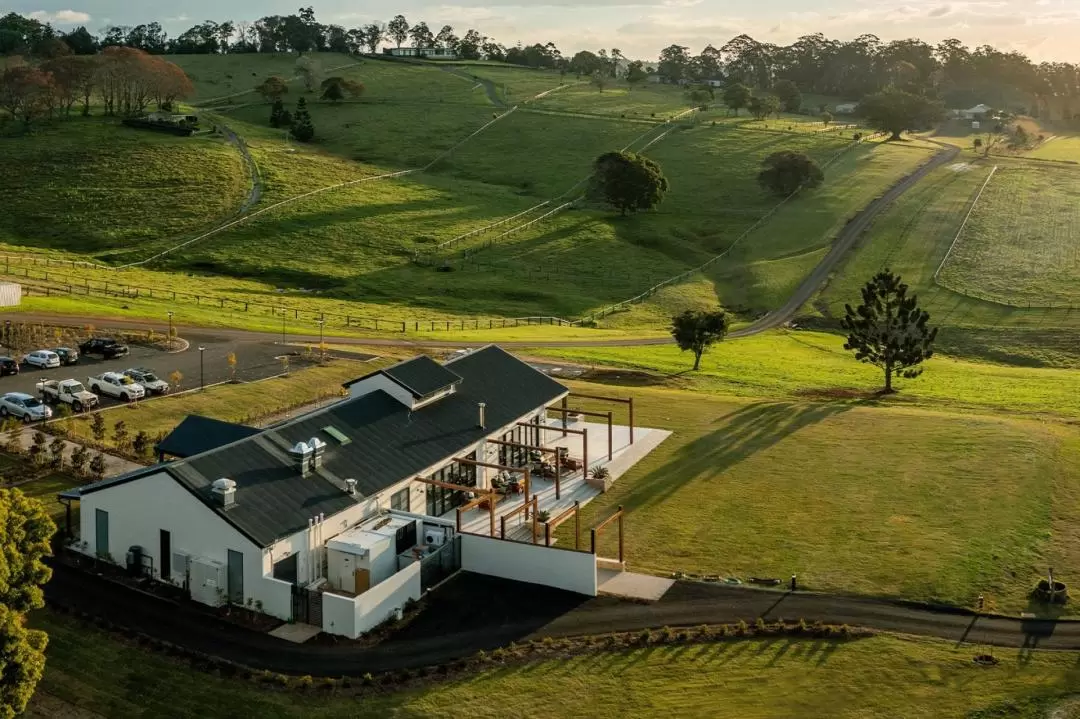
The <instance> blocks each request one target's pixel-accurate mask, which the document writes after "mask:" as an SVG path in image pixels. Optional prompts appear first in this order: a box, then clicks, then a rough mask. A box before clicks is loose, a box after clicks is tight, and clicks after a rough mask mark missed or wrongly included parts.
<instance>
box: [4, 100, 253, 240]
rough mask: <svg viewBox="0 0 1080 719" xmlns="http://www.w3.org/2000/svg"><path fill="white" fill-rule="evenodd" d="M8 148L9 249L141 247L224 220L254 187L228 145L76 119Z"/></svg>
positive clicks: (110, 122) (16, 141)
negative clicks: (144, 244) (153, 239)
mask: <svg viewBox="0 0 1080 719" xmlns="http://www.w3.org/2000/svg"><path fill="white" fill-rule="evenodd" d="M3 144H4V159H5V163H6V164H7V167H8V168H9V170H10V171H8V172H5V173H2V175H0V193H2V194H3V196H4V212H3V213H0V243H5V244H9V245H18V246H20V247H34V248H46V249H64V250H71V251H74V252H80V253H93V252H96V251H99V250H102V249H105V248H115V247H121V248H135V247H140V246H141V245H142V244H143V243H144V242H145V241H146V240H148V239H152V238H158V237H167V238H172V237H175V236H178V235H184V234H185V233H190V232H193V231H195V230H199V229H204V228H208V227H210V226H212V225H213V224H215V223H217V222H219V221H223V220H224V219H226V218H227V217H228V216H229V215H231V214H232V213H234V212H235V211H237V210H238V209H239V208H240V205H241V203H242V202H243V199H244V197H245V196H246V193H247V189H248V179H247V176H246V174H245V169H244V166H243V162H242V161H241V159H240V155H239V154H238V153H237V151H236V150H235V149H234V148H233V147H230V146H229V144H228V143H226V142H225V141H224V140H222V139H220V138H213V137H200V136H196V137H191V138H186V137H173V136H171V135H162V134H158V133H154V132H148V131H145V130H136V129H133V128H128V127H124V126H122V125H120V124H118V123H117V122H116V121H114V120H108V119H104V118H96V117H95V118H81V117H73V118H71V119H68V120H63V121H57V122H56V123H54V124H52V125H47V126H43V127H41V128H40V129H38V130H37V131H36V132H34V133H33V134H30V135H25V136H23V137H20V138H17V139H16V138H8V139H5V140H3ZM13 168H20V169H19V170H18V171H15V170H14V169H13Z"/></svg>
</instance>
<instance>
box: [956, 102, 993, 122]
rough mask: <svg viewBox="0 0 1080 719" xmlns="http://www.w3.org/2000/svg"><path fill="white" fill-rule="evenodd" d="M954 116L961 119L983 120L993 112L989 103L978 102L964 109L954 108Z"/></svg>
mask: <svg viewBox="0 0 1080 719" xmlns="http://www.w3.org/2000/svg"><path fill="white" fill-rule="evenodd" d="M955 112H956V117H958V118H960V119H961V120H985V119H986V118H987V117H989V115H990V113H991V112H993V108H991V107H990V106H989V105H983V104H979V105H976V106H975V107H969V108H968V109H966V110H956V111H955Z"/></svg>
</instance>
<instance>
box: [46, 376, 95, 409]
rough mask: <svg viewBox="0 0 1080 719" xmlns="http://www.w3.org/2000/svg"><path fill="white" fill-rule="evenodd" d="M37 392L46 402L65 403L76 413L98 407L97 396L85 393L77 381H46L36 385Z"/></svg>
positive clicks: (80, 383) (84, 389)
mask: <svg viewBox="0 0 1080 719" xmlns="http://www.w3.org/2000/svg"><path fill="white" fill-rule="evenodd" d="M37 388H38V391H39V392H41V395H42V396H43V397H44V398H45V401H46V402H66V403H68V404H70V405H71V408H72V409H73V410H75V411H76V412H82V411H83V410H84V409H90V408H91V407H96V406H97V405H98V396H97V395H96V394H94V393H92V392H87V391H86V388H85V387H83V385H82V382H80V381H79V380H77V379H65V380H60V381H57V380H54V379H47V380H42V381H40V382H38V383H37Z"/></svg>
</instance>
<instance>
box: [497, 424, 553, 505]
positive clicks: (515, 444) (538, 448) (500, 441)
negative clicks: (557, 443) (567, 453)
mask: <svg viewBox="0 0 1080 719" xmlns="http://www.w3.org/2000/svg"><path fill="white" fill-rule="evenodd" d="M485 441H486V442H491V443H492V444H498V445H502V446H503V447H520V448H521V449H527V450H529V451H530V452H548V453H552V454H554V455H555V499H560V498H561V495H560V493H561V491H562V486H561V485H562V482H561V480H562V463H561V462H559V454H560V453H561V452H562V449H563V448H562V447H541V446H540V445H534V444H522V443H521V442H507V441H506V440H504V439H487V440H485Z"/></svg>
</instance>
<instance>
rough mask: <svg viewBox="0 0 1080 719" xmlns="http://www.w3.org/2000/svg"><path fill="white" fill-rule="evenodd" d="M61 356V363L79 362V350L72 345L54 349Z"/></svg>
mask: <svg viewBox="0 0 1080 719" xmlns="http://www.w3.org/2000/svg"><path fill="white" fill-rule="evenodd" d="M53 352H55V353H56V354H57V355H58V356H59V357H60V365H61V366H67V365H72V364H77V363H78V362H79V351H78V350H77V349H72V348H71V347H57V348H56V349H54V350H53Z"/></svg>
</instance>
